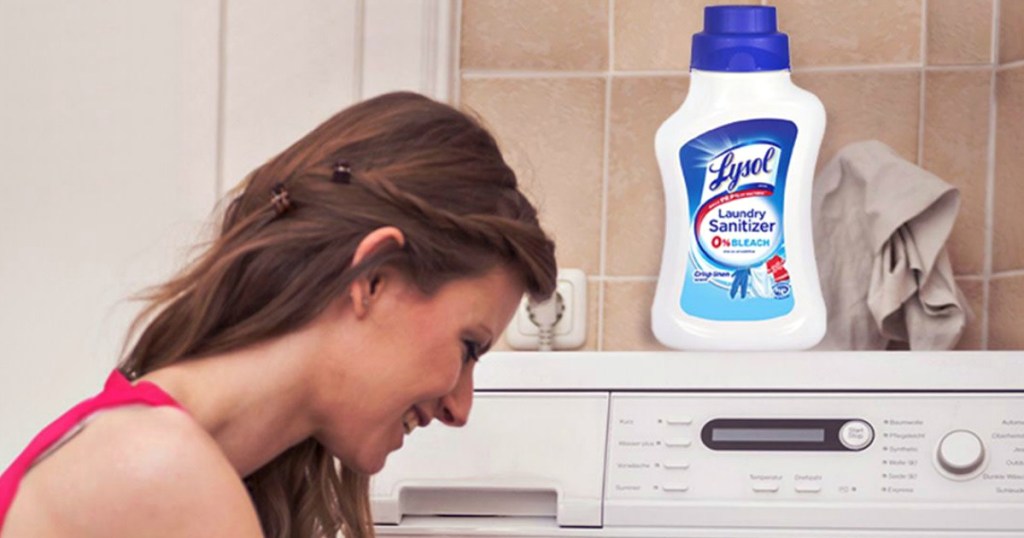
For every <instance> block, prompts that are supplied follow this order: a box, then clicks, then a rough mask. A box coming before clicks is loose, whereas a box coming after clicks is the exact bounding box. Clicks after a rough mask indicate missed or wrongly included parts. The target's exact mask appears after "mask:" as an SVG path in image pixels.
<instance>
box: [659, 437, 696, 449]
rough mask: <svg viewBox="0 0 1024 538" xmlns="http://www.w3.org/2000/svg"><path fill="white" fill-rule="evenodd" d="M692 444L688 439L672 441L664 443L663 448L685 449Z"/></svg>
mask: <svg viewBox="0 0 1024 538" xmlns="http://www.w3.org/2000/svg"><path fill="white" fill-rule="evenodd" d="M692 444H693V441H691V440H689V439H672V440H670V441H665V446H667V447H669V448H686V447H689V446H690V445H692Z"/></svg>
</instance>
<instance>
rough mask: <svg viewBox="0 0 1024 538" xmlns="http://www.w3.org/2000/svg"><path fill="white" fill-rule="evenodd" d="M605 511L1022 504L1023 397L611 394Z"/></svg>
mask: <svg viewBox="0 0 1024 538" xmlns="http://www.w3.org/2000/svg"><path fill="white" fill-rule="evenodd" d="M607 454H608V457H607V469H606V481H605V500H606V502H612V503H614V502H615V501H641V500H642V501H648V502H654V503H668V504H669V505H671V504H675V503H683V504H685V503H687V502H690V501H698V500H699V502H704V503H707V502H712V503H713V502H730V501H743V502H751V501H754V502H759V501H763V502H766V503H774V502H778V503H786V502H793V501H797V502H800V501H807V502H811V503H816V502H820V503H834V502H841V503H865V504H867V503H915V502H946V503H949V502H953V503H957V502H960V503H965V502H972V503H979V502H981V503H985V502H987V503H1006V502H1010V503H1024V396H1022V395H1020V394H992V393H961V394H956V395H949V394H928V393H856V394H842V393H839V394H828V393H822V394H816V393H801V394H793V393H721V394H662V393H613V394H612V398H611V403H610V417H609V430H608V447H607Z"/></svg>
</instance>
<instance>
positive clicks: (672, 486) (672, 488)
mask: <svg viewBox="0 0 1024 538" xmlns="http://www.w3.org/2000/svg"><path fill="white" fill-rule="evenodd" d="M661 490H662V491H690V486H684V485H683V484H664V485H662V486H661Z"/></svg>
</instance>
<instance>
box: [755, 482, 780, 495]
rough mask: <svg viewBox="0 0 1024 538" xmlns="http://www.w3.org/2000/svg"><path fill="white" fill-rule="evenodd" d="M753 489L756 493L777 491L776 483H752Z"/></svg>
mask: <svg viewBox="0 0 1024 538" xmlns="http://www.w3.org/2000/svg"><path fill="white" fill-rule="evenodd" d="M753 489H754V491H756V492H758V493H775V492H777V491H779V485H778V484H754V486H753Z"/></svg>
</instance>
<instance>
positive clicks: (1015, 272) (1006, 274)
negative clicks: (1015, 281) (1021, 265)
mask: <svg viewBox="0 0 1024 538" xmlns="http://www.w3.org/2000/svg"><path fill="white" fill-rule="evenodd" d="M1018 276H1024V269H1008V270H1006V271H995V272H993V273H992V275H991V276H990V277H989V278H990V279H997V278H1013V277H1018Z"/></svg>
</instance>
